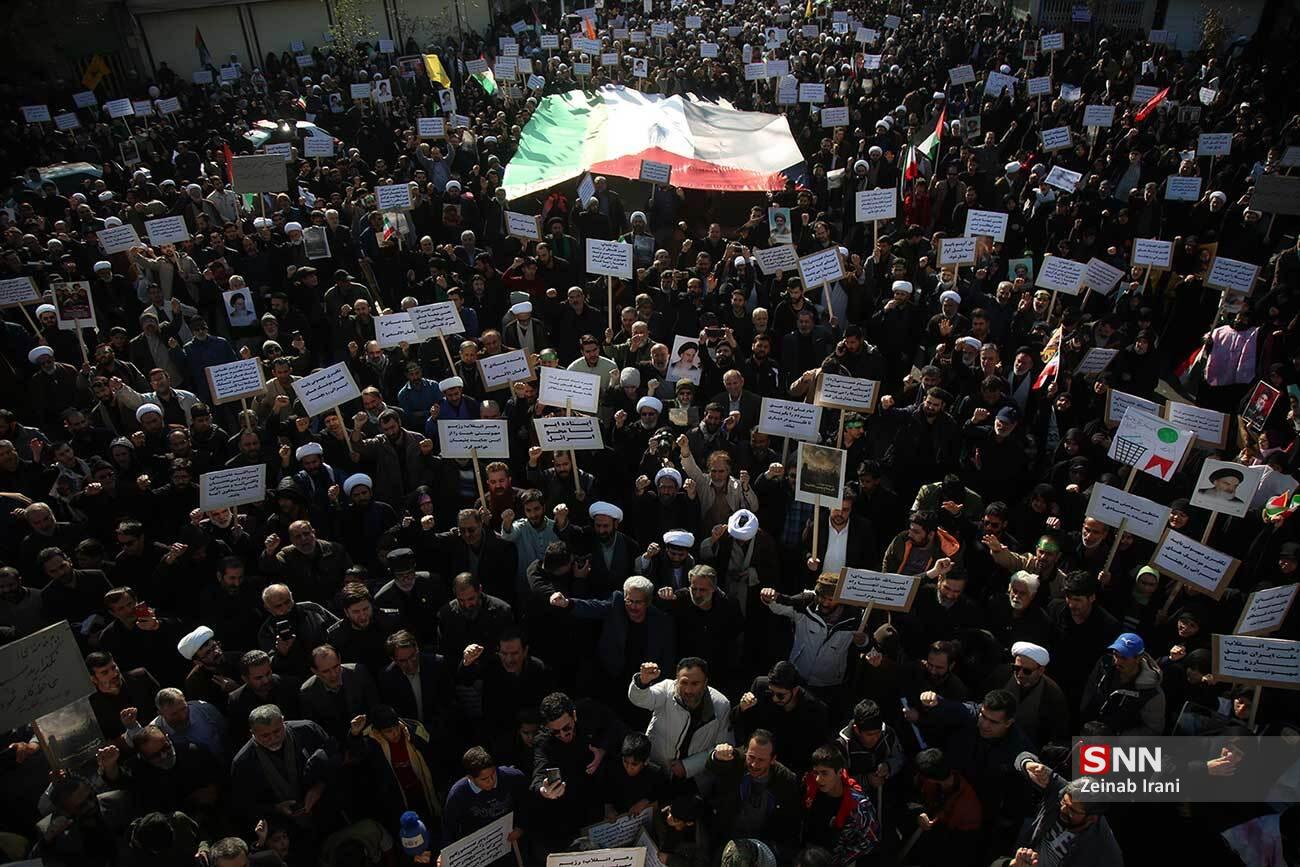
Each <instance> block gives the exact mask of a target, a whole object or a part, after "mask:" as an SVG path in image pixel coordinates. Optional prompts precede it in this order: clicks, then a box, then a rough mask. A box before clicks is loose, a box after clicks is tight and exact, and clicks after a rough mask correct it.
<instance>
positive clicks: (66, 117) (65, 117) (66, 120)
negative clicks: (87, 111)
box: [54, 111, 81, 130]
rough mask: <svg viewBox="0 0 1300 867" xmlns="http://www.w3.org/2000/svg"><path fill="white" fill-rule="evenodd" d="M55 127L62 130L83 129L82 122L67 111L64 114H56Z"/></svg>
mask: <svg viewBox="0 0 1300 867" xmlns="http://www.w3.org/2000/svg"><path fill="white" fill-rule="evenodd" d="M54 126H55V128H56V129H62V130H69V129H79V128H80V127H81V120H80V118H78V117H77V116H76V115H75V114H73V113H72V112H70V111H65V112H63V113H62V114H56V115H55V116H54Z"/></svg>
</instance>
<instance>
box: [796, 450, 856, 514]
mask: <svg viewBox="0 0 1300 867" xmlns="http://www.w3.org/2000/svg"><path fill="white" fill-rule="evenodd" d="M848 455H849V453H848V452H847V451H846V450H844V449H837V448H834V447H832V446H822V445H817V444H816V443H808V442H801V443H799V469H798V473H797V475H796V478H795V486H794V490H795V493H794V498H795V499H796V500H798V501H799V502H801V503H811V504H812V505H814V506H829V507H831V508H839V505H840V503H841V502H842V501H843V499H844V472H845V467H846V466H847V464H848Z"/></svg>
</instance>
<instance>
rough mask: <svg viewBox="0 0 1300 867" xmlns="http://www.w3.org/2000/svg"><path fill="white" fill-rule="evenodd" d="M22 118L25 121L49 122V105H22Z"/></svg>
mask: <svg viewBox="0 0 1300 867" xmlns="http://www.w3.org/2000/svg"><path fill="white" fill-rule="evenodd" d="M21 108H22V110H23V120H25V121H26V122H27V123H49V122H50V107H49V106H48V105H24V106H22V107H21Z"/></svg>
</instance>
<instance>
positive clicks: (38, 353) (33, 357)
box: [27, 346, 54, 364]
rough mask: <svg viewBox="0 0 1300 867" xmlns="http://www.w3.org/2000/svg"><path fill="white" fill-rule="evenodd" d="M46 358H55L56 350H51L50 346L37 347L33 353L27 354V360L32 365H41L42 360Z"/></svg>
mask: <svg viewBox="0 0 1300 867" xmlns="http://www.w3.org/2000/svg"><path fill="white" fill-rule="evenodd" d="M46 356H49V357H50V358H53V357H54V350H53V349H50V348H49V347H48V346H37V347H36V348H34V349H33V350H32V351H31V352H29V353H27V360H28V361H30V362H31V363H32V364H40V363H41V359H42V358H45V357H46Z"/></svg>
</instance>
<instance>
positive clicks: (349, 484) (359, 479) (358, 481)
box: [343, 473, 375, 497]
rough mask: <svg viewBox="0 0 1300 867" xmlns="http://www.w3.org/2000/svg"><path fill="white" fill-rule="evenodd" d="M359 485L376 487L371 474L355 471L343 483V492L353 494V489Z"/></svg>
mask: <svg viewBox="0 0 1300 867" xmlns="http://www.w3.org/2000/svg"><path fill="white" fill-rule="evenodd" d="M357 485H362V486H364V487H367V488H370V489H372V490H373V489H374V487H375V483H374V482H372V481H371V480H370V476H367V475H366V474H365V473H353V474H352V475H350V476H348V478H347V481H345V482H344V483H343V493H344V494H347V495H348V496H349V497H350V496H352V489H353V488H355V487H356V486H357Z"/></svg>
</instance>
